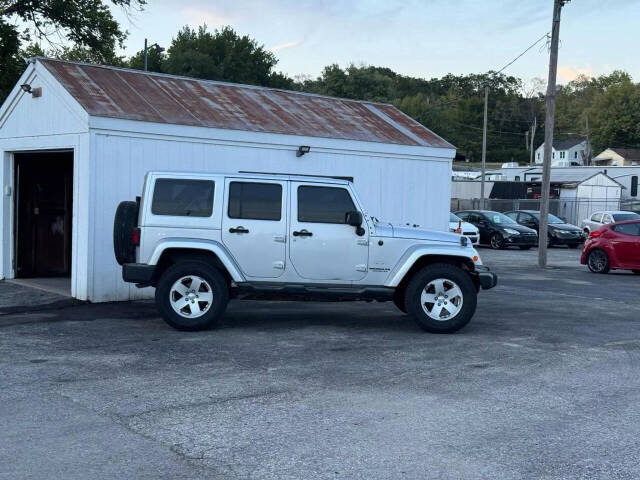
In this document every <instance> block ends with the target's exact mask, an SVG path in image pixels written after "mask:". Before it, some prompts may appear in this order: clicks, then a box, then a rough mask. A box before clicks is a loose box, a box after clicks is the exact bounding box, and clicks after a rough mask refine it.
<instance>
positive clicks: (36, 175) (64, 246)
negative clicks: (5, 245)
mask: <svg viewBox="0 0 640 480" xmlns="http://www.w3.org/2000/svg"><path fill="white" fill-rule="evenodd" d="M14 162H15V163H14V174H15V178H14V185H15V197H14V240H15V248H14V268H15V278H16V279H17V280H16V281H17V282H20V283H25V284H28V285H30V286H33V287H36V288H41V289H43V290H48V291H55V292H56V293H64V294H65V295H70V294H71V229H72V217H73V151H46V152H42V151H38V152H27V153H14Z"/></svg>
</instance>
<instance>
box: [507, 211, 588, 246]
mask: <svg viewBox="0 0 640 480" xmlns="http://www.w3.org/2000/svg"><path fill="white" fill-rule="evenodd" d="M505 215H506V216H507V217H511V218H512V219H514V220H515V221H516V222H518V223H519V224H520V225H524V226H525V227H529V228H533V229H534V230H535V231H536V232H538V233H540V212H538V211H537V210H514V211H512V212H506V213H505ZM548 230H549V231H548V238H547V245H548V246H552V245H567V246H568V247H569V248H577V247H578V245H580V244H581V243H582V242H583V241H584V239H585V235H584V232H583V231H582V229H581V228H579V227H576V226H575V225H571V224H570V223H567V222H565V221H564V220H562V219H560V218H558V217H556V216H555V215H551V214H549V228H548Z"/></svg>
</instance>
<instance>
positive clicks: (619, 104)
mask: <svg viewBox="0 0 640 480" xmlns="http://www.w3.org/2000/svg"><path fill="white" fill-rule="evenodd" d="M588 115H589V118H590V119H591V124H592V132H591V137H592V144H593V146H594V147H595V151H596V153H597V152H599V151H601V150H603V149H605V148H607V147H623V148H624V147H630V148H634V147H635V148H640V84H634V83H633V82H632V81H631V78H629V77H628V76H627V75H626V74H624V76H622V77H619V79H616V81H615V82H612V83H610V84H608V85H607V86H606V87H605V90H604V92H602V93H600V94H598V95H597V96H596V98H595V101H594V102H593V105H592V106H591V107H590V108H589V109H588Z"/></svg>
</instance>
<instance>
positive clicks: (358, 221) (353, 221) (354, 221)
mask: <svg viewBox="0 0 640 480" xmlns="http://www.w3.org/2000/svg"><path fill="white" fill-rule="evenodd" d="M344 223H346V224H347V225H351V226H352V227H356V235H358V236H359V237H361V236H363V235H364V234H365V229H364V228H362V213H360V212H358V211H357V210H353V211H351V212H347V214H346V215H345V218H344Z"/></svg>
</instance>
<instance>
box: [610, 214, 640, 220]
mask: <svg viewBox="0 0 640 480" xmlns="http://www.w3.org/2000/svg"><path fill="white" fill-rule="evenodd" d="M611 216H612V217H613V221H614V222H624V221H625V220H638V219H640V215H638V214H637V213H633V212H629V213H614V214H613V215H611Z"/></svg>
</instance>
